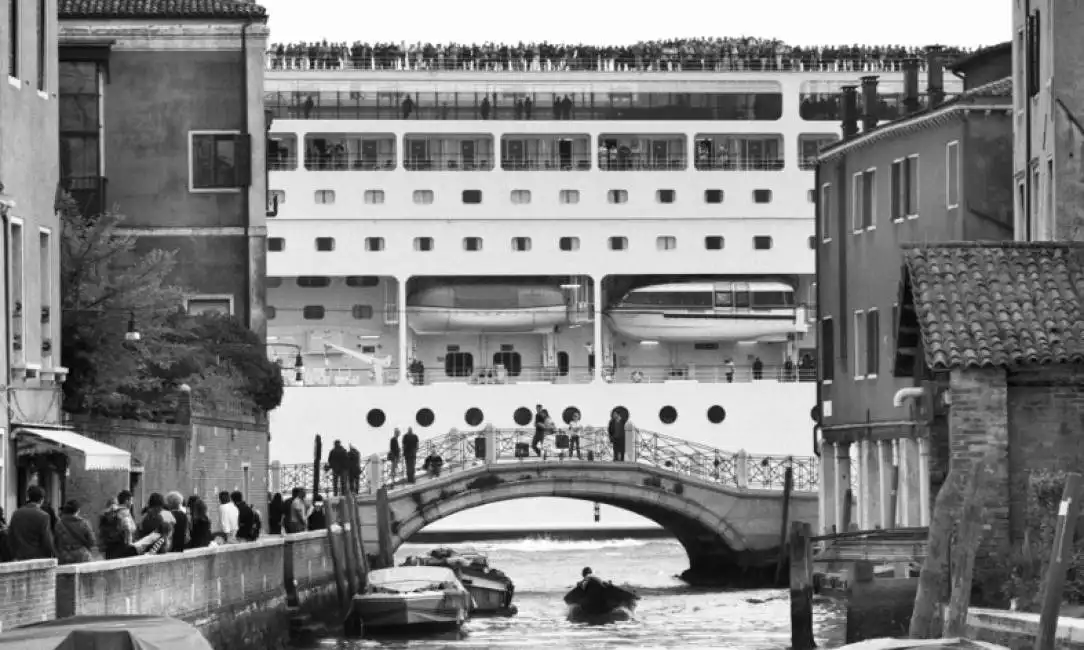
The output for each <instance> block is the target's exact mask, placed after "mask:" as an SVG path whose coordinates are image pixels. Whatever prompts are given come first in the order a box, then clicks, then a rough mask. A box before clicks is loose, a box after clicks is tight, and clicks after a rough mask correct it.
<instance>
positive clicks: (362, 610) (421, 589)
mask: <svg viewBox="0 0 1084 650" xmlns="http://www.w3.org/2000/svg"><path fill="white" fill-rule="evenodd" d="M353 607H354V613H355V614H356V615H357V616H359V617H360V618H361V623H362V625H363V626H364V628H365V629H366V630H376V631H390V630H402V629H403V628H442V627H453V628H457V627H459V626H460V625H462V624H463V623H464V622H465V621H466V620H467V619H468V618H469V616H470V608H471V598H470V593H469V592H468V591H467V588H466V587H464V586H463V584H462V583H461V582H460V581H459V578H457V577H456V575H455V572H454V571H452V570H451V569H449V568H447V567H436V566H410V567H395V568H391V569H377V570H376V571H373V572H372V573H370V574H369V584H368V586H367V587H366V588H365V593H363V594H360V595H357V596H354V603H353Z"/></svg>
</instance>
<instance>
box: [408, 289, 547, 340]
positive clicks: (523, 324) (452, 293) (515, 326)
mask: <svg viewBox="0 0 1084 650" xmlns="http://www.w3.org/2000/svg"><path fill="white" fill-rule="evenodd" d="M407 305H408V313H409V314H410V327H411V329H413V330H414V332H415V333H417V334H426V333H429V334H433V333H446V332H490V333H497V332H499V333H512V332H543V331H547V330H552V329H553V328H554V326H557V325H561V324H564V323H565V322H567V321H568V306H567V305H566V299H565V296H564V294H563V293H561V289H560V288H558V287H551V286H545V285H533V284H531V285H516V284H512V283H484V282H483V283H477V284H454V285H451V286H443V287H431V288H429V289H424V290H422V291H419V292H418V293H417V294H415V295H413V296H411V297H410V298H409V299H408V301H407Z"/></svg>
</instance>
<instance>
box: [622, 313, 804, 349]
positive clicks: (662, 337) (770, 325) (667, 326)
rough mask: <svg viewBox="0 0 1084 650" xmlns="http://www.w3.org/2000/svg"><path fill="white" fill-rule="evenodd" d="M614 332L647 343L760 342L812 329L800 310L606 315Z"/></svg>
mask: <svg viewBox="0 0 1084 650" xmlns="http://www.w3.org/2000/svg"><path fill="white" fill-rule="evenodd" d="M606 317H607V319H609V321H610V324H611V325H612V328H613V329H614V330H615V331H617V332H619V333H621V334H622V335H624V336H627V337H629V338H633V339H640V340H643V341H694V342H697V341H700V342H703V341H759V340H765V339H778V338H779V337H785V336H786V335H787V334H794V333H801V332H805V331H806V330H807V329H808V326H807V325H806V323H805V318H804V316H802V314H800V313H799V312H798V311H797V310H796V311H795V313H794V314H792V315H786V316H773V317H766V316H760V315H726V316H724V315H719V314H714V313H712V312H711V311H703V312H696V311H688V310H673V311H670V310H667V311H662V310H659V311H649V310H644V311H640V310H637V311H625V310H613V311H610V312H609V313H607V314H606Z"/></svg>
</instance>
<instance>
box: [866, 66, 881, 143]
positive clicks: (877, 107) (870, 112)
mask: <svg viewBox="0 0 1084 650" xmlns="http://www.w3.org/2000/svg"><path fill="white" fill-rule="evenodd" d="M879 99H880V98H879V97H877V75H869V76H866V77H862V132H863V133H868V132H869V131H872V130H873V129H876V128H877V114H878V113H880V112H881V102H880V101H879Z"/></svg>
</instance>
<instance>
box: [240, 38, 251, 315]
mask: <svg viewBox="0 0 1084 650" xmlns="http://www.w3.org/2000/svg"><path fill="white" fill-rule="evenodd" d="M251 26H252V19H248V20H246V21H245V23H244V24H243V25H241V133H242V134H243V135H245V136H247V137H248V139H249V143H250V144H249V147H248V163H247V164H248V166H249V172H248V177H249V183H248V185H246V186H245V187H244V188H243V191H242V192H241V214H242V215H243V217H244V220H245V226H244V234H245V257H246V261H245V321H244V322H245V327H247V328H249V329H252V295H251V294H252V237H251V232H250V228H251V223H250V216H249V207H250V206H249V203H250V201H249V197H248V193H249V190H250V189H251V187H252V145H251V142H252V136H251V134H249V132H248V130H249V122H248V28H249V27H251Z"/></svg>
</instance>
